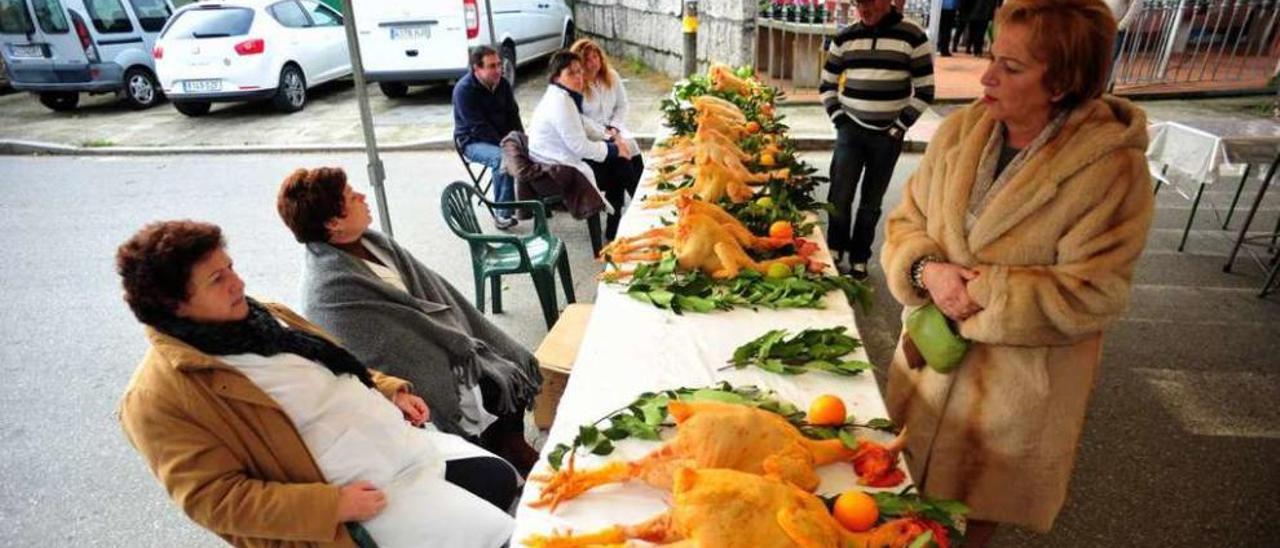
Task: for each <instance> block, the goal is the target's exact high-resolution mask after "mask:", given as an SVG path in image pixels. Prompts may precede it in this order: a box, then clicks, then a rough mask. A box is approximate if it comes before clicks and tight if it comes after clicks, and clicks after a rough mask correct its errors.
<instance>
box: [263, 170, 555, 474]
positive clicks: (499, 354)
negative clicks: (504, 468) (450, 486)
mask: <svg viewBox="0 0 1280 548" xmlns="http://www.w3.org/2000/svg"><path fill="white" fill-rule="evenodd" d="M276 210H277V211H278V212H279V214H280V218H281V220H283V221H284V224H285V225H286V226H288V227H289V230H290V231H291V232H293V235H294V238H295V239H297V240H298V242H300V243H302V244H304V245H305V246H306V253H305V257H304V258H305V260H304V262H303V277H302V304H303V305H302V310H303V314H305V315H306V316H307V317H308V318H310V319H311V320H312V321H314V322H316V323H317V324H319V325H320V326H321V327H324V328H325V329H326V330H328V331H329V332H330V333H333V334H334V335H335V336H337V337H338V338H339V339H340V340H341V341H343V344H345V345H346V346H347V347H348V348H350V349H351V352H352V353H353V354H355V355H356V356H357V357H358V358H360V360H361V361H362V362H364V363H367V364H368V365H369V366H370V367H372V368H374V369H377V370H379V371H381V372H383V373H386V374H388V375H395V376H397V377H400V378H403V379H406V380H408V381H410V382H411V383H413V390H414V392H415V393H416V394H418V395H420V396H422V398H423V399H424V400H426V402H427V404H428V405H430V406H431V410H432V412H431V422H432V423H433V424H435V426H436V427H437V428H439V429H440V430H441V431H444V432H448V433H451V434H457V435H459V436H464V437H466V438H468V439H470V440H473V441H474V442H475V443H477V444H478V445H480V446H481V447H484V448H485V449H488V450H490V451H493V452H494V453H496V454H498V456H501V457H502V458H505V459H507V460H508V461H509V462H511V464H512V465H514V466H515V467H516V469H517V470H519V471H520V473H521V474H522V475H527V474H528V472H529V470H530V469H531V468H532V467H533V464H534V463H535V462H536V461H537V459H538V453H537V452H536V451H534V450H533V448H532V447H530V446H529V444H528V442H527V441H526V440H525V438H524V413H525V410H527V409H531V408H532V407H533V398H534V396H535V395H536V394H537V393H538V390H539V388H540V386H541V383H542V375H541V373H540V372H539V370H538V361H537V359H536V358H534V357H533V354H532V353H530V352H529V351H528V350H526V349H525V348H524V347H523V346H521V345H520V343H518V342H516V341H514V340H512V339H511V337H509V336H508V335H507V334H506V333H504V332H503V331H502V330H501V329H499V328H498V326H496V325H493V323H492V322H490V321H489V319H488V318H486V317H485V316H484V314H483V313H481V312H480V311H479V310H476V307H475V305H473V304H471V301H468V300H467V298H466V297H464V296H463V295H462V294H461V293H459V292H458V290H457V289H456V288H454V287H453V285H452V284H450V283H449V282H448V280H445V279H444V278H443V277H441V276H440V275H439V274H436V273H435V272H433V271H432V270H431V269H429V268H427V267H426V265H423V264H422V263H421V262H419V261H418V259H417V258H415V257H414V256H413V255H412V254H410V253H409V251H408V250H406V249H404V248H403V247H400V246H399V245H398V244H396V243H395V242H394V241H392V240H391V239H389V238H387V237H386V236H383V235H382V234H380V233H378V232H376V231H374V230H370V229H369V225H370V224H371V223H372V222H373V219H372V217H371V215H370V212H369V205H368V204H367V203H366V202H365V198H364V194H361V193H359V192H356V191H355V189H353V188H351V185H350V184H348V183H347V174H346V173H345V172H343V170H342V169H340V168H334V167H321V168H315V169H298V170H295V171H294V172H293V173H291V174H289V176H288V177H286V178H285V180H284V182H283V183H281V185H280V191H279V195H278V196H277V199H276Z"/></svg>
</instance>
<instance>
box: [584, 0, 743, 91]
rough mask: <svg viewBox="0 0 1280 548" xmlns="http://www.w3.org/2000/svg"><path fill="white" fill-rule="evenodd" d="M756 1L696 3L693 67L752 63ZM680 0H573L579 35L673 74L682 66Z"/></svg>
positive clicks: (609, 49)
mask: <svg viewBox="0 0 1280 548" xmlns="http://www.w3.org/2000/svg"><path fill="white" fill-rule="evenodd" d="M755 6H756V0H701V1H700V2H699V3H698V10H699V17H698V22H699V26H698V66H699V70H702V69H705V68H706V67H707V64H708V62H709V61H715V62H720V63H727V64H730V65H733V66H738V65H748V64H753V58H752V52H753V44H752V41H753V40H754V38H755V10H756V8H755ZM682 9H683V5H682V3H681V2H680V0H576V1H575V2H574V3H573V11H574V20H575V21H576V23H577V26H578V34H579V36H587V37H590V38H592V39H594V40H595V41H597V42H599V43H600V45H601V46H602V47H604V48H605V50H607V51H608V52H609V54H610V55H612V56H614V57H634V58H637V59H640V60H642V61H644V63H645V64H647V65H649V66H651V67H653V68H654V69H656V70H659V71H662V72H664V73H666V74H668V75H671V76H673V77H679V76H681V74H680V73H681V70H683V67H684V61H683V59H682V50H683V48H684V35H683V31H682V28H681V24H680V14H681V10H682Z"/></svg>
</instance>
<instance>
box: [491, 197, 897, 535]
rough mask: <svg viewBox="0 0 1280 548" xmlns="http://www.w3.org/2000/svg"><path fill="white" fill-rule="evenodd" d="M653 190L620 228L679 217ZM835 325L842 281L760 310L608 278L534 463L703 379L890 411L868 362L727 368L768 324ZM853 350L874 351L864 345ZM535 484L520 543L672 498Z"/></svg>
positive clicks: (633, 516)
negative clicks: (544, 501)
mask: <svg viewBox="0 0 1280 548" xmlns="http://www.w3.org/2000/svg"><path fill="white" fill-rule="evenodd" d="M648 192H651V188H646V187H645V186H644V185H643V183H642V187H641V190H640V192H639V194H640V196H637V200H636V201H635V202H633V204H632V206H631V207H630V209H629V210H628V211H627V212H626V214H625V215H624V216H623V218H622V222H621V225H620V227H619V231H618V232H619V234H622V235H630V234H639V233H641V232H643V231H645V230H647V229H649V228H652V227H657V226H661V221H660V217H662V216H665V217H666V218H667V219H671V220H673V219H675V212H674V211H672V210H671V209H670V208H660V209H644V208H643V207H642V205H641V204H642V202H641V201H640V198H641V196H642V195H644V194H646V193H648ZM810 237H811V238H813V239H815V240H817V241H818V242H819V245H820V246H821V247H822V249H821V250H820V251H818V252H817V255H816V256H817V257H820V258H822V259H823V260H824V261H825V262H826V264H827V265H828V269H829V270H828V271H829V272H834V270H835V269H834V267H833V266H832V261H831V255H830V253H829V252H828V250H827V249H826V244H825V239H824V238H822V234H821V230H820V229H817V230H816V231H815V233H814V234H812V235H811V236H810ZM836 326H844V327H845V328H846V329H847V333H848V334H849V335H851V336H854V337H857V336H858V331H857V326H856V325H855V324H854V316H853V309H852V308H851V307H850V305H849V303H848V302H847V301H846V300H845V297H844V295H843V294H842V293H841V292H839V291H833V292H831V293H829V294H828V295H827V298H826V307H825V308H823V309H786V310H770V309H759V310H757V311H753V310H750V309H743V308H739V309H734V310H731V311H725V312H721V311H717V312H712V313H709V314H699V313H693V312H688V313H685V314H684V315H676V314H674V313H672V312H670V311H668V310H661V309H658V308H656V307H654V306H652V305H649V304H645V303H642V302H640V301H637V300H634V299H632V298H631V297H629V296H627V295H626V294H625V292H624V287H623V286H617V285H611V284H608V283H601V284H600V286H599V288H598V290H597V293H596V302H595V309H594V312H592V315H591V320H590V322H589V323H588V324H587V328H586V332H585V335H584V337H583V342H582V346H581V348H580V350H579V351H578V358H577V361H576V362H575V363H574V366H573V373H572V375H571V376H570V378H569V383H568V385H567V386H566V388H565V391H564V395H563V396H562V397H561V400H560V406H559V408H558V409H557V411H556V420H555V423H554V424H553V425H552V427H551V431H550V433H549V435H548V440H547V443H546V445H545V446H544V447H543V450H542V457H541V460H540V461H539V463H538V464H537V466H535V468H534V471H535V473H536V472H545V471H549V470H550V466H549V465H548V464H547V455H548V454H549V453H550V452H551V450H552V449H553V448H554V447H555V445H556V444H559V443H564V444H571V443H572V442H573V438H574V436H575V435H577V432H578V428H579V426H581V425H586V424H590V423H592V422H594V421H596V420H598V419H600V418H602V417H604V416H606V415H608V414H609V413H610V412H612V411H615V410H617V409H619V408H621V407H623V406H625V405H627V404H629V403H631V402H632V401H634V400H635V399H636V397H637V396H639V395H640V394H641V393H642V392H647V391H659V390H666V389H672V388H679V387H702V386H710V385H713V384H716V383H718V382H720V381H727V382H729V383H730V384H732V385H734V386H743V385H755V386H760V387H764V388H769V389H771V390H774V391H775V392H776V393H777V396H778V397H779V398H781V399H782V400H783V401H788V402H791V403H793V404H795V405H796V406H797V407H799V408H801V409H807V407H808V404H809V402H810V401H811V400H812V399H813V398H815V397H817V396H818V395H821V394H836V395H838V396H840V397H841V398H842V399H843V400H844V402H845V405H846V407H847V409H848V412H849V413H851V414H853V415H854V416H856V417H857V418H858V420H859V421H863V422H865V421H866V420H869V419H872V418H879V417H887V414H886V412H885V406H884V401H883V399H882V397H881V395H880V391H879V388H878V387H877V386H876V382H875V379H874V378H873V377H872V373H871V372H865V373H863V374H861V375H857V376H854V377H840V376H836V375H832V374H828V373H823V372H815V373H807V374H804V375H797V376H781V375H775V374H772V373H767V372H764V371H762V370H760V369H756V368H746V369H742V370H735V369H732V368H730V369H727V370H721V368H722V367H724V366H725V365H726V360H728V359H729V357H730V356H732V354H733V350H734V349H735V348H737V347H738V346H740V345H742V344H744V343H746V342H748V341H750V340H752V339H755V338H756V337H759V336H760V335H763V334H764V333H765V332H766V331H768V330H770V329H787V330H789V331H790V332H791V333H792V334H795V333H798V332H799V331H801V330H803V329H808V328H829V327H836ZM854 357H856V358H857V359H862V360H866V359H867V358H866V354H865V353H864V352H863V351H862V349H859V350H858V351H857V354H856V355H855V356H854ZM871 434H875V435H877V437H878V439H879V441H881V442H884V441H887V440H888V438H890V437H891V436H889V435H888V434H882V433H879V432H875V433H871V432H870V431H867V432H866V433H859V436H860V437H861V436H865V435H871ZM659 446H660V445H659V444H658V443H656V442H651V441H639V440H630V439H628V440H622V441H620V442H618V443H617V444H616V450H615V451H614V453H613V454H611V455H609V456H607V457H599V456H595V455H591V454H589V453H588V452H586V451H581V450H580V451H579V452H578V455H577V467H578V468H579V469H590V468H594V467H596V466H599V465H602V464H604V463H605V462H608V461H613V460H635V459H639V458H642V457H643V456H645V455H646V454H648V453H649V452H650V451H653V450H654V449H657V448H658V447H659ZM566 464H567V459H566ZM900 466H901V462H900ZM904 471H905V468H904ZM818 474H819V476H820V477H821V478H822V483H821V485H820V487H819V493H823V494H834V493H839V492H841V491H843V490H846V489H849V488H852V487H854V486H856V485H857V477H856V476H855V475H854V472H853V468H852V466H851V465H849V464H845V463H840V464H830V465H827V466H823V467H821V468H820V469H819V470H818ZM900 488H901V487H898V488H895V489H900ZM538 493H539V486H538V484H537V482H530V483H529V484H528V485H527V486H526V487H525V489H524V494H523V496H522V497H521V500H520V506H519V509H518V510H517V513H516V529H515V534H514V536H513V538H512V545H513V546H519V545H521V541H522V540H524V539H525V538H526V537H528V536H529V535H530V534H533V533H540V534H547V533H550V532H551V531H553V530H568V529H572V530H573V531H576V532H589V531H593V530H596V529H600V528H604V527H608V526H611V525H614V524H633V523H639V522H641V521H644V520H646V519H649V518H651V517H653V516H655V515H657V514H659V513H662V512H664V511H666V509H667V508H668V506H667V501H668V500H669V494H667V493H664V492H662V491H660V490H658V489H655V488H652V487H649V486H647V485H644V484H641V483H639V482H631V483H627V484H618V485H608V486H602V487H598V488H596V489H594V490H592V491H589V492H587V493H586V494H584V495H582V496H580V497H578V498H576V499H574V500H570V501H567V502H565V503H563V504H561V505H560V507H559V508H557V510H556V512H555V513H554V514H551V513H548V512H547V511H545V510H543V509H536V508H530V507H529V506H528V503H529V502H531V501H533V500H535V499H536V498H537V496H538Z"/></svg>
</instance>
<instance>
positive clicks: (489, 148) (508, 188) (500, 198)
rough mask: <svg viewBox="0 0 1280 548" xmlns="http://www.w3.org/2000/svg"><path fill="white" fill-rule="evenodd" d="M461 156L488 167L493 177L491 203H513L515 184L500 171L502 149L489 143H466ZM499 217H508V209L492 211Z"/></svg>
mask: <svg viewBox="0 0 1280 548" xmlns="http://www.w3.org/2000/svg"><path fill="white" fill-rule="evenodd" d="M462 155H463V156H466V157H467V159H468V160H471V161H473V162H478V163H481V164H484V165H486V166H488V167H489V173H491V174H492V177H493V201H495V202H514V201H515V199H516V184H515V181H513V180H512V179H511V176H510V175H507V172H505V171H503V170H502V149H501V148H498V145H494V144H490V143H467V146H465V147H462ZM493 212H494V213H495V214H497V215H498V216H499V217H510V216H511V210H510V209H497V208H495V209H494V210H493Z"/></svg>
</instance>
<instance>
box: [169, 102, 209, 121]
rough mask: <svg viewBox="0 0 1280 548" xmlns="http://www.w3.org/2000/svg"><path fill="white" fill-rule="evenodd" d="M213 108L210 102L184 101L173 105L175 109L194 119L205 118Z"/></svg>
mask: <svg viewBox="0 0 1280 548" xmlns="http://www.w3.org/2000/svg"><path fill="white" fill-rule="evenodd" d="M212 107H213V104H212V103H210V102H208V101H183V102H181V103H178V102H175V103H173V108H176V109H178V112H181V113H183V114H186V115H187V116H192V117H194V116H204V115H205V114H208V113H209V109H210V108H212Z"/></svg>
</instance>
